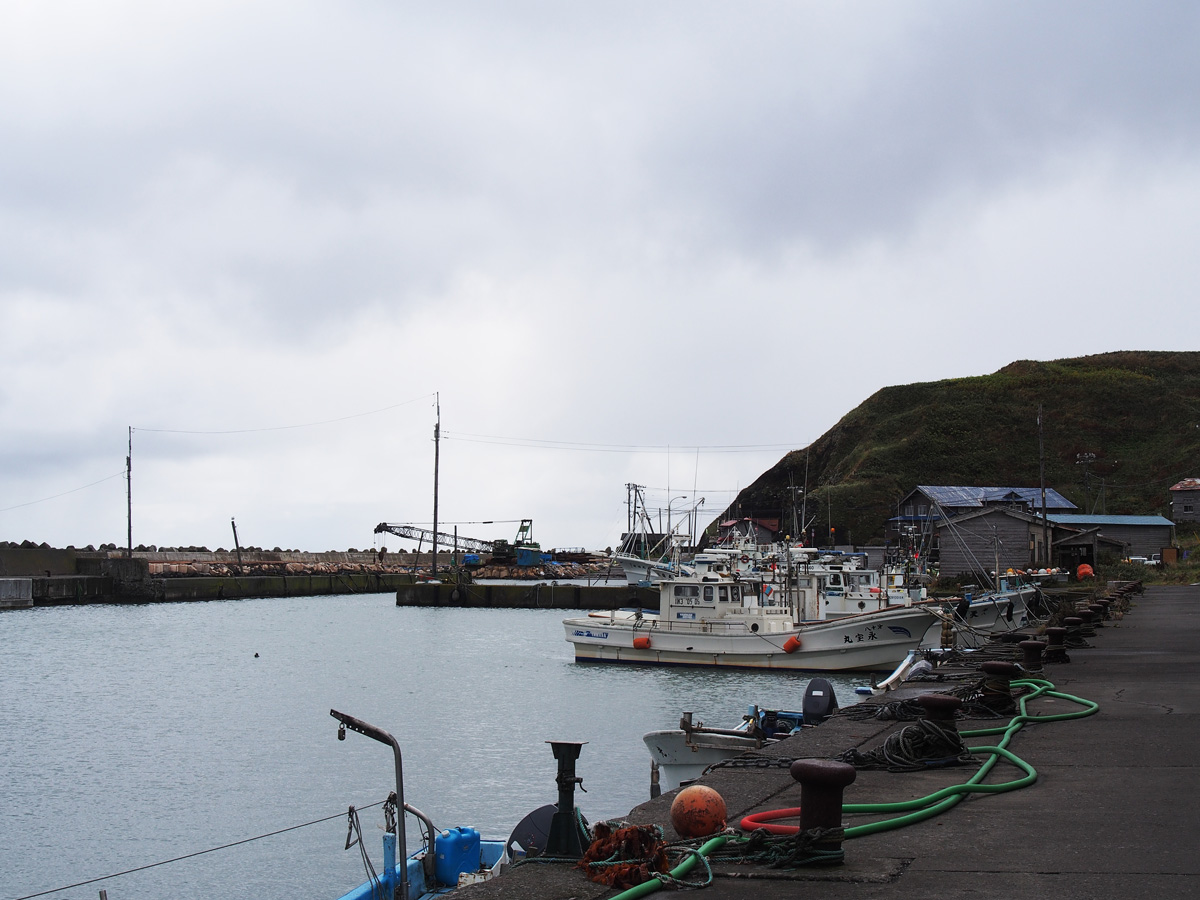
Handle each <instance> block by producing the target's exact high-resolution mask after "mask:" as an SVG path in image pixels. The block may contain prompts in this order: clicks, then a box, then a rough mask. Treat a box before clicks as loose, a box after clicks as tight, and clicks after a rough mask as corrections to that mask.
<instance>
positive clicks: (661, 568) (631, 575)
mask: <svg viewBox="0 0 1200 900" xmlns="http://www.w3.org/2000/svg"><path fill="white" fill-rule="evenodd" d="M612 558H613V561H614V562H616V563H617V564H618V565H619V566H620V567H621V571H622V572H624V573H625V580H626V581H627V582H628V583H629V584H631V585H635V586H636V585H649V584H655V583H657V582H660V581H663V580H664V579H670V578H674V577H675V576H676V575H679V574H687V573H688V572H689V571H690V569H689V568H688V567H687V566H685V565H682V564H681V563H680V562H678V561H677V560H673V559H666V560H653V559H640V558H638V557H636V556H629V555H626V554H622V553H614V554H613V556H612Z"/></svg>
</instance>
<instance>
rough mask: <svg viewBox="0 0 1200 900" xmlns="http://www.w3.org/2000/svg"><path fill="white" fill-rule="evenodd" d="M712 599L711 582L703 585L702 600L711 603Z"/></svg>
mask: <svg viewBox="0 0 1200 900" xmlns="http://www.w3.org/2000/svg"><path fill="white" fill-rule="evenodd" d="M712 599H713V589H712V585H711V584H706V585H705V586H704V600H705V602H706V603H712Z"/></svg>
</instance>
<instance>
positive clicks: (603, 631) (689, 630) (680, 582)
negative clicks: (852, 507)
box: [563, 554, 940, 672]
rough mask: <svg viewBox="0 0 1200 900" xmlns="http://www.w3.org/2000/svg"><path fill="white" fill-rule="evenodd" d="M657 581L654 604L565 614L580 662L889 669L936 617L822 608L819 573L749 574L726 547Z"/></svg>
mask: <svg viewBox="0 0 1200 900" xmlns="http://www.w3.org/2000/svg"><path fill="white" fill-rule="evenodd" d="M694 563H695V568H694V571H693V572H691V573H690V574H679V575H676V576H675V577H674V578H673V579H670V580H666V581H663V582H661V583H660V585H659V608H658V611H657V612H656V613H647V612H645V611H639V610H633V611H628V610H617V611H614V612H598V613H591V614H590V615H588V616H586V617H580V618H570V619H565V620H563V626H564V629H565V632H566V639H567V640H568V641H569V642H570V643H571V644H572V645H573V646H574V648H575V659H576V660H577V661H580V662H611V663H647V664H652V665H678V666H715V667H720V668H743V669H789V670H797V671H815V672H841V671H882V670H888V671H890V670H891V669H892V668H893V667H894V666H895V665H896V664H897V663H898V662H900V660H902V659H903V658H904V656H905V654H907V653H908V651H909V650H913V649H916V647H917V645H918V644H919V643H920V641H921V639H922V638H923V637H924V635H925V633H926V631H928V630H929V629H930V627H931V626H932V625H934V624H939V623H940V620H939V619H938V618H937V616H936V615H935V614H934V612H932V611H930V610H928V609H926V608H923V607H921V606H889V607H886V608H883V609H877V610H872V611H870V612H864V613H858V614H853V615H845V616H840V617H838V618H828V617H826V615H825V613H824V610H823V609H822V607H821V602H820V594H819V591H818V587H817V580H816V577H815V576H814V575H811V574H805V573H802V572H797V571H795V570H794V569H787V570H785V571H783V572H782V573H780V572H779V570H778V568H777V569H776V570H774V574H773V575H772V576H771V578H769V579H768V578H762V579H760V580H746V579H744V578H743V577H742V575H741V574H740V573H739V572H736V571H732V572H731V571H729V560H728V557H726V556H723V555H709V554H698V555H697V556H696V558H695V560H694Z"/></svg>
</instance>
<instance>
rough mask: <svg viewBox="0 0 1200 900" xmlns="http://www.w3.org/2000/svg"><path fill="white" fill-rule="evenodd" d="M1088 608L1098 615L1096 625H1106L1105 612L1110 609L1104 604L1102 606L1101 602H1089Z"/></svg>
mask: <svg viewBox="0 0 1200 900" xmlns="http://www.w3.org/2000/svg"><path fill="white" fill-rule="evenodd" d="M1088 609H1089V610H1091V612H1092V615H1093V616H1095V617H1096V619H1095V622H1094V624H1095V626H1096V627H1097V628H1103V627H1104V614H1105V613H1106V612H1108V609H1107V608H1106V607H1104V606H1101V605H1100V604H1099V603H1091V604H1089V605H1088Z"/></svg>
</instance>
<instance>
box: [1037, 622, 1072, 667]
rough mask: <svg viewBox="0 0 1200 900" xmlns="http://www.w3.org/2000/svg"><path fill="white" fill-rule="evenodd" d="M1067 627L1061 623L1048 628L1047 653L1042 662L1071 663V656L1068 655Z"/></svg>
mask: <svg viewBox="0 0 1200 900" xmlns="http://www.w3.org/2000/svg"><path fill="white" fill-rule="evenodd" d="M1066 639H1067V629H1065V628H1063V627H1062V626H1061V625H1053V626H1051V627H1050V628H1047V629H1046V653H1045V655H1044V656H1043V657H1042V662H1047V663H1069V662H1070V661H1071V657H1069V656H1067V644H1066Z"/></svg>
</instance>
